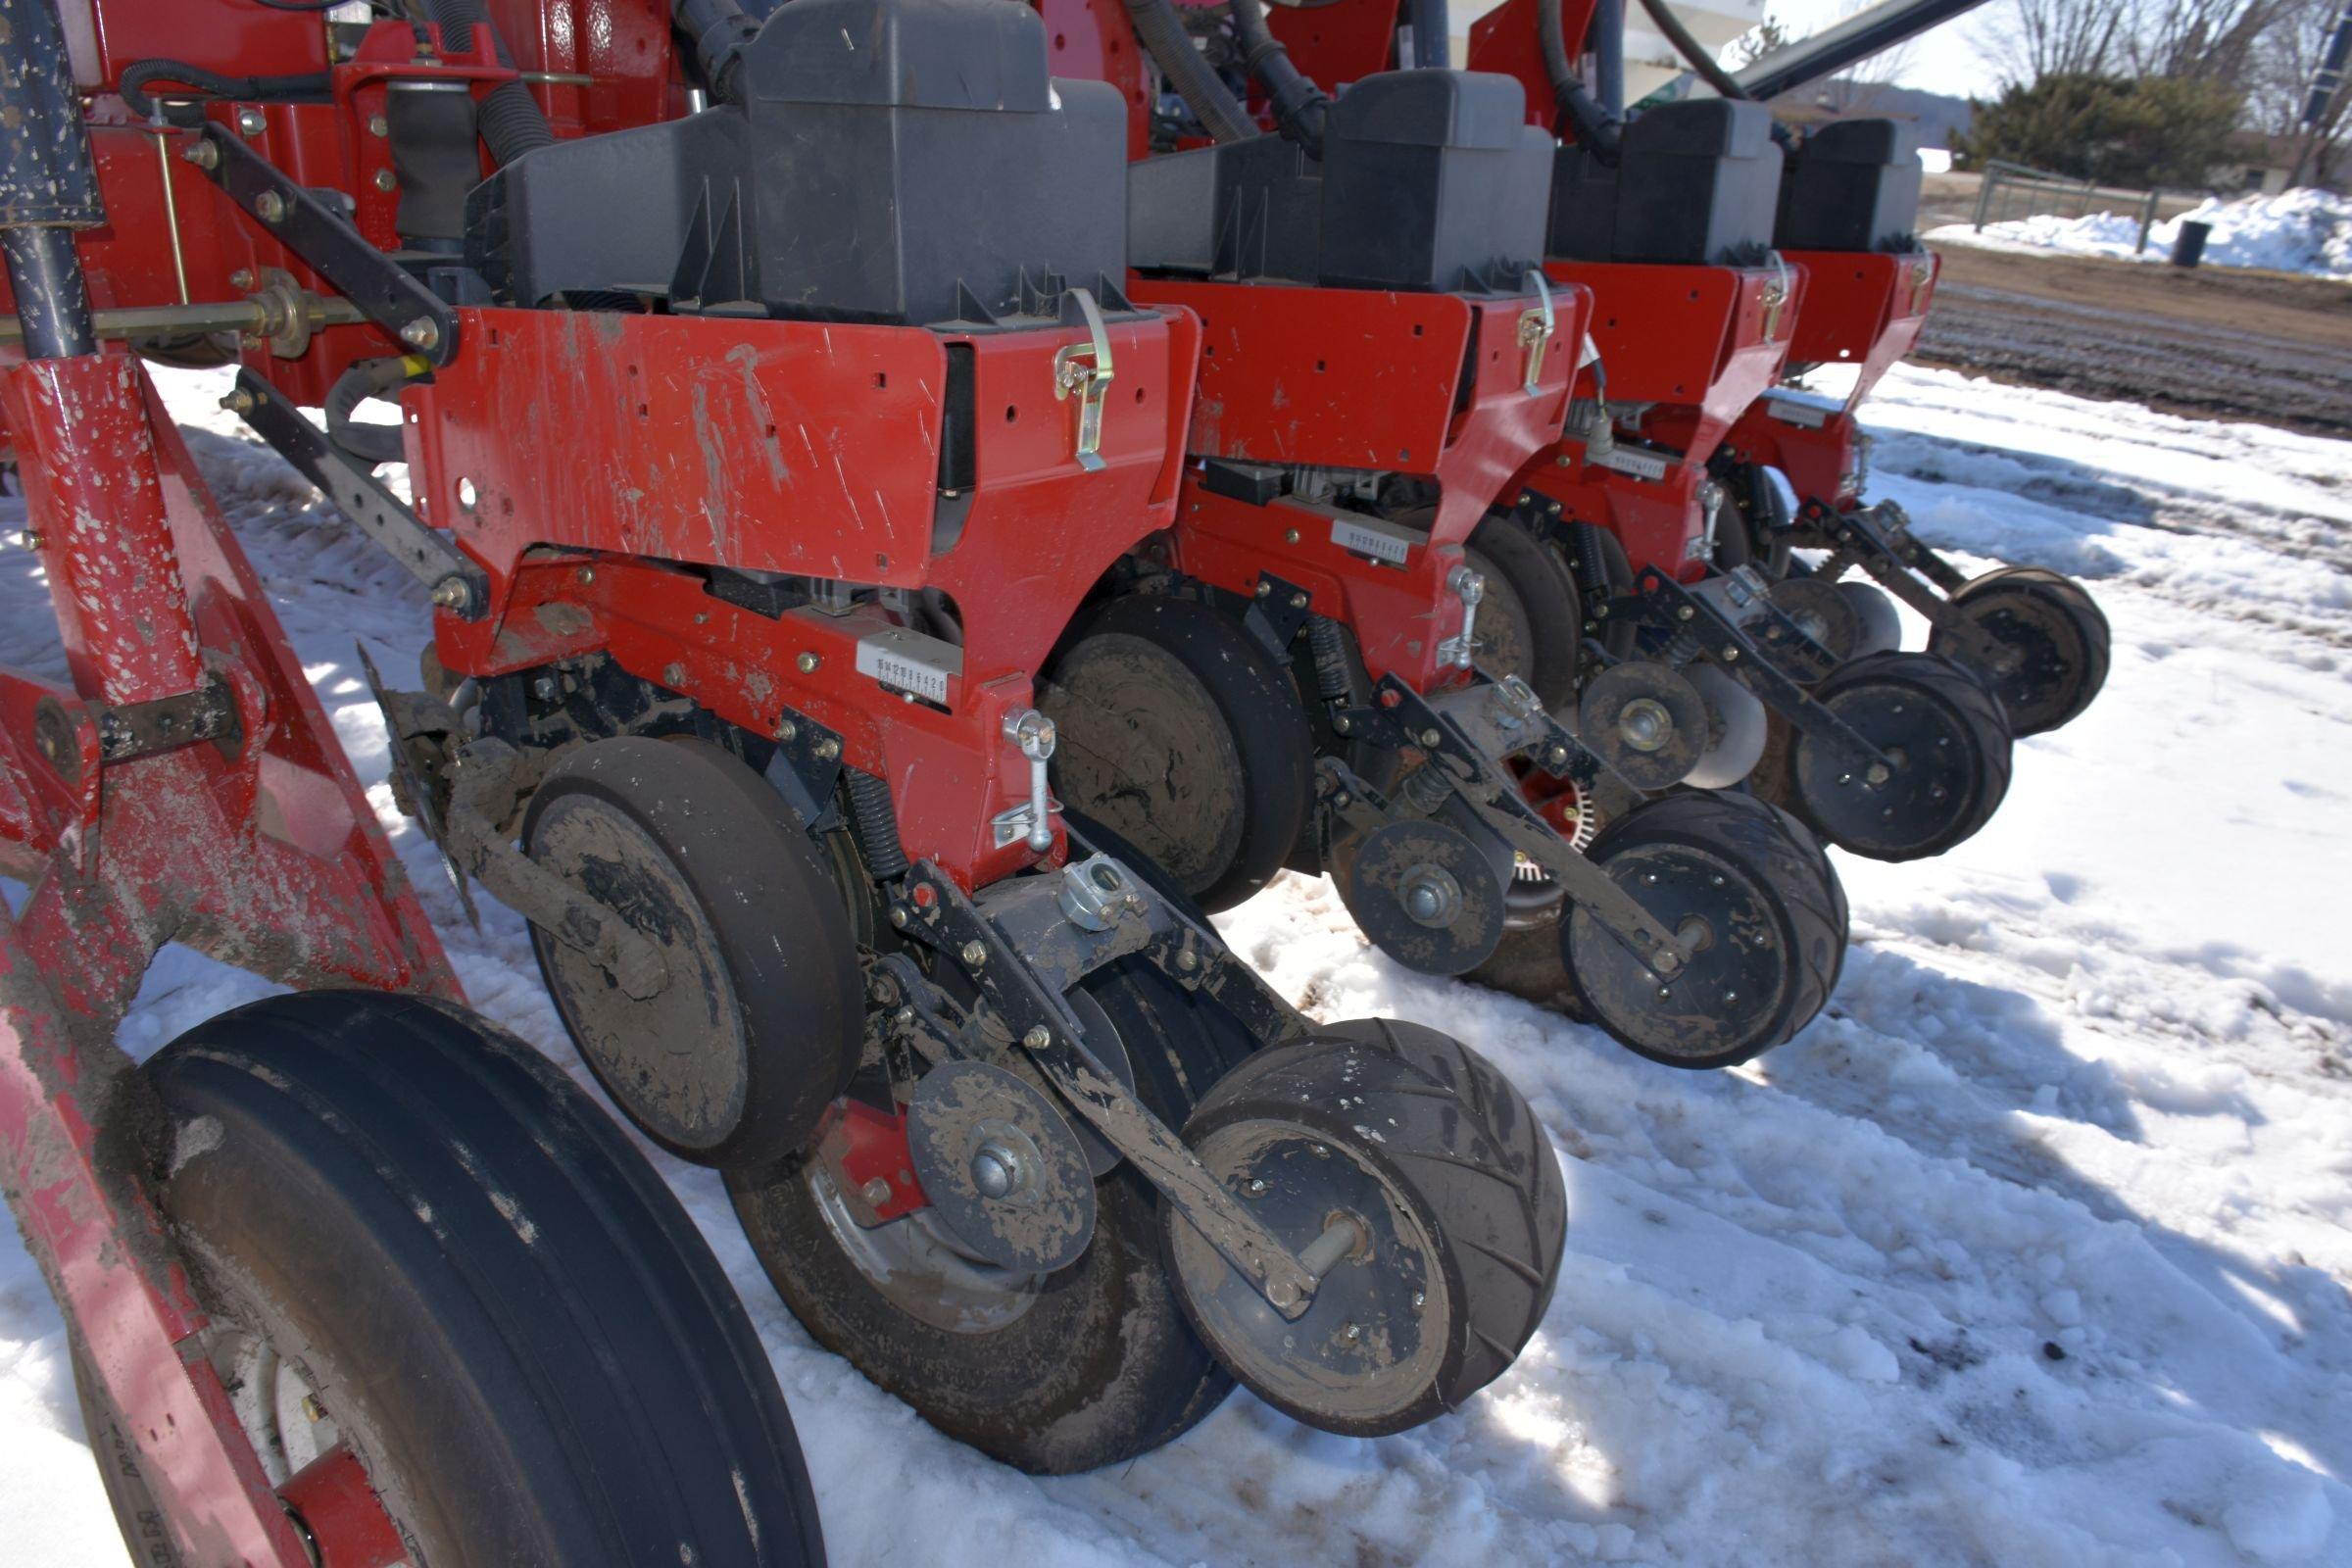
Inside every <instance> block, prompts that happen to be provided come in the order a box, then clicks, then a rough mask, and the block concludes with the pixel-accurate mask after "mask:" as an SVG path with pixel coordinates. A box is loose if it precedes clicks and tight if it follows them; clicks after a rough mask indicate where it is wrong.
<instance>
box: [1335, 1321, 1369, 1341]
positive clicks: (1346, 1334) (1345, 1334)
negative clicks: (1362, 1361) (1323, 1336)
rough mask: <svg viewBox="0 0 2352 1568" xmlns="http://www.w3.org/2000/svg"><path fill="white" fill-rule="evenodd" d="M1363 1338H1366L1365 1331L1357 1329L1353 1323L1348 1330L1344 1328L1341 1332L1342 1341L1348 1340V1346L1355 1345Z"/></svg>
mask: <svg viewBox="0 0 2352 1568" xmlns="http://www.w3.org/2000/svg"><path fill="white" fill-rule="evenodd" d="M1363 1337H1364V1331H1363V1330H1362V1329H1359V1328H1357V1327H1356V1326H1355V1325H1354V1324H1352V1323H1350V1324H1348V1326H1347V1327H1346V1328H1344V1329H1342V1330H1340V1338H1341V1339H1343V1340H1346V1341H1347V1342H1348V1344H1350V1345H1352V1344H1354V1343H1355V1342H1356V1341H1357V1340H1360V1339H1362V1338H1363Z"/></svg>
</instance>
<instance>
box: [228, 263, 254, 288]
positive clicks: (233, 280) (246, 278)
mask: <svg viewBox="0 0 2352 1568" xmlns="http://www.w3.org/2000/svg"><path fill="white" fill-rule="evenodd" d="M228 286H229V287H230V288H233V289H236V290H239V291H240V292H242V291H243V290H245V289H249V288H251V287H253V269H252V268H250V267H240V268H238V269H237V270H235V271H233V272H231V273H229V274H228Z"/></svg>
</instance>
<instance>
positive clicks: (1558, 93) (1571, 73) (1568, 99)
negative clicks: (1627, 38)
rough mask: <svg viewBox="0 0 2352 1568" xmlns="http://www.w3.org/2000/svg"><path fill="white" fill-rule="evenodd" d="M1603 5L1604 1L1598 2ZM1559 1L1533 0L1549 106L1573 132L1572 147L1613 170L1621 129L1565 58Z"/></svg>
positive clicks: (1621, 49)
mask: <svg viewBox="0 0 2352 1568" xmlns="http://www.w3.org/2000/svg"><path fill="white" fill-rule="evenodd" d="M1602 3H1603V4H1607V3H1608V0H1602ZM1561 5H1562V0H1536V37H1537V41H1538V42H1539V43H1541V44H1542V45H1543V49H1544V74H1545V75H1547V76H1549V77H1550V78H1551V97H1552V102H1553V103H1554V104H1556V105H1557V106H1558V108H1559V111H1560V113H1561V114H1563V115H1566V116H1567V117H1568V123H1569V124H1571V125H1572V126H1574V127H1575V129H1576V144H1577V145H1578V146H1579V147H1584V148H1587V149H1590V150H1591V152H1592V154H1593V157H1594V158H1597V159H1599V160H1600V162H1601V164H1602V165H1603V166H1604V167H1606V168H1609V169H1614V168H1616V167H1617V150H1618V147H1619V145H1620V143H1621V142H1622V141H1623V134H1622V132H1623V129H1624V127H1623V126H1622V125H1621V124H1620V123H1618V121H1617V120H1616V119H1615V118H1614V117H1612V116H1610V115H1609V114H1607V113H1605V112H1604V111H1603V110H1602V109H1601V106H1600V104H1599V103H1598V102H1597V101H1596V100H1595V99H1594V98H1593V94H1592V93H1590V92H1589V91H1587V90H1586V88H1585V84H1584V82H1582V81H1581V80H1579V79H1578V77H1577V74H1576V67H1575V66H1574V65H1573V64H1572V63H1571V62H1570V61H1569V58H1568V33H1567V28H1566V25H1565V24H1563V23H1562V22H1561V20H1560V8H1561ZM1618 54H1619V57H1620V58H1619V61H1618V68H1619V70H1620V71H1622V70H1623V69H1624V60H1623V55H1624V45H1623V41H1622V39H1621V40H1620V42H1619V47H1618Z"/></svg>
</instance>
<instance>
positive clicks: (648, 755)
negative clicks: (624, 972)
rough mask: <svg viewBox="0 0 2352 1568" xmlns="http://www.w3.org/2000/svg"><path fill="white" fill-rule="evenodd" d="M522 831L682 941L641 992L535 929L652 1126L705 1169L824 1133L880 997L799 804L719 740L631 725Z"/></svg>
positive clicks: (568, 1012) (640, 925) (545, 968)
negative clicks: (871, 995)
mask: <svg viewBox="0 0 2352 1568" xmlns="http://www.w3.org/2000/svg"><path fill="white" fill-rule="evenodd" d="M522 836H523V843H524V846H525V848H526V849H527V851H528V852H529V854H530V857H531V858H532V859H534V860H537V861H538V862H539V863H540V864H541V865H543V866H545V867H547V868H548V869H549V870H551V871H553V872H555V873H556V874H557V875H558V876H560V877H562V878H564V880H565V881H566V882H569V883H570V884H571V885H572V886H573V887H575V888H578V889H579V890H580V891H582V892H583V893H586V894H587V895H588V896H589V897H590V898H592V899H594V900H596V901H597V902H598V903H599V904H602V905H603V906H605V907H607V908H610V909H613V910H614V911H615V912H617V913H618V914H619V915H620V917H621V918H622V920H624V921H625V922H626V923H627V924H628V925H629V926H630V927H631V928H632V929H634V930H635V931H637V932H638V933H639V934H641V935H643V936H645V937H647V938H648V939H650V940H651V941H652V942H653V943H654V945H655V947H656V949H657V950H658V951H659V952H660V953H661V955H662V964H663V968H664V970H665V975H664V979H663V982H662V986H661V988H660V989H659V990H658V991H656V992H655V993H654V994H653V995H652V996H650V997H642V998H641V997H636V996H632V995H630V994H629V992H628V991H626V990H624V989H623V988H622V987H621V985H620V983H619V981H618V980H617V979H616V978H615V976H614V975H613V974H612V973H611V972H609V971H608V970H606V969H605V968H603V967H602V966H601V965H600V964H599V963H598V962H597V961H596V959H595V957H594V956H591V955H589V954H587V953H584V952H582V951H581V950H580V949H578V948H576V947H573V946H571V945H570V944H568V943H565V942H564V941H562V940H560V939H559V938H557V937H555V936H552V935H550V934H549V933H548V932H547V931H545V930H542V929H541V928H539V927H538V926H535V925H534V926H533V927H532V928H531V949H532V952H533V953H535V954H536V955H537V956H538V959H539V972H540V974H541V975H542V976H543V977H545V979H546V981H547V989H548V994H549V995H550V996H551V997H553V998H554V999H555V1004H556V1011H557V1012H558V1013H559V1014H561V1015H562V1017H563V1019H564V1028H565V1029H566V1030H567V1031H569V1033H570V1035H571V1039H572V1043H573V1044H574V1045H575V1046H577V1047H578V1048H579V1052H580V1055H581V1057H582V1058H583V1059H584V1060H586V1061H587V1063H588V1065H589V1068H590V1070H592V1071H593V1072H594V1073H595V1074H596V1077H597V1081H598V1082H599V1083H601V1084H603V1085H604V1086H605V1090H606V1092H607V1093H608V1094H610V1095H611V1096H612V1097H613V1103H615V1104H617V1105H618V1106H619V1107H620V1108H621V1110H622V1112H623V1113H624V1114H625V1115H627V1116H628V1118H629V1120H630V1121H631V1122H633V1123H635V1125H636V1126H637V1128H638V1130H640V1131H641V1132H643V1133H644V1134H645V1135H646V1136H647V1137H648V1138H651V1139H652V1140H653V1141H654V1142H655V1143H657V1144H660V1145H661V1146H662V1148H663V1149H666V1150H668V1151H669V1152H671V1153H673V1154H676V1155H677V1156H678V1157H679V1158H681V1159H687V1160H692V1161H694V1162H695V1163H697V1164H703V1165H729V1164H761V1163H765V1162H767V1161H771V1160H775V1159H779V1158H782V1157H783V1156H784V1155H785V1154H788V1153H791V1152H794V1151H796V1150H798V1149H800V1148H801V1147H802V1146H804V1145H805V1144H806V1143H807V1142H808V1141H809V1135H810V1134H811V1133H813V1132H814V1130H815V1128H816V1124H817V1120H818V1118H819V1117H820V1116H821V1115H822V1114H823V1112H824V1108H825V1106H826V1105H828V1104H830V1103H832V1101H833V1100H834V1098H835V1097H836V1096H838V1095H839V1094H840V1093H841V1092H842V1090H843V1089H844V1088H845V1087H847V1086H848V1083H849V1077H850V1073H851V1072H852V1071H853V1070H855V1068H856V1067H857V1064H858V1051H859V1048H860V1044H861V1042H862V1039H863V1035H864V1023H865V998H864V992H863V987H862V985H861V983H860V981H859V978H858V955H857V949H856V947H855V946H854V944H853V942H852V939H851V935H850V932H849V930H848V927H847V925H846V923H845V921H844V918H843V915H842V905H841V895H840V893H839V891H838V889H837V886H836V884H835V882H834V880H833V877H832V874H831V872H830V871H829V870H828V869H827V867H826V865H825V862H824V860H823V859H822V858H820V857H819V855H818V853H817V849H816V846H815V845H814V844H813V843H812V842H811V841H810V840H809V835H808V834H807V833H805V832H803V831H802V830H801V828H800V825H799V823H798V822H797V821H795V820H794V819H793V817H792V814H791V812H790V811H789V810H788V809H786V807H785V806H784V804H783V801H782V800H781V798H780V797H778V796H777V795H776V793H775V792H774V791H773V790H772V789H770V788H769V787H768V786H767V784H766V782H765V781H764V780H762V779H760V777H759V775H757V774H756V773H754V772H753V771H752V770H751V769H750V768H749V767H747V766H746V765H745V764H744V763H743V762H741V761H739V760H736V759H735V758H734V757H733V756H731V755H730V754H728V753H726V752H724V751H722V750H720V749H719V748H718V747H715V746H712V745H711V744H709V743H708V742H704V741H696V740H684V739H672V740H650V739H646V738H644V737H641V736H625V737H620V738H616V739H612V740H601V741H595V742H592V743H591V744H589V745H587V746H584V747H582V748H581V749H580V750H578V751H576V752H573V753H571V754H570V755H569V756H567V757H565V758H564V760H562V761H561V762H559V763H557V764H556V766H555V767H554V768H552V769H551V770H550V771H549V773H548V775H547V778H546V779H545V780H544V781H543V782H542V783H541V784H540V786H539V789H538V791H537V793H535V794H534V795H533V796H532V797H531V805H530V809H529V810H528V811H527V812H526V813H525V814H524V816H523V824H522Z"/></svg>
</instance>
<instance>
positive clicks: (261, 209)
mask: <svg viewBox="0 0 2352 1568" xmlns="http://www.w3.org/2000/svg"><path fill="white" fill-rule="evenodd" d="M253 216H254V217H256V218H258V219H260V220H261V221H263V222H265V223H274V222H276V221H279V220H280V219H282V218H284V217H285V216H286V199H285V198H284V197H283V196H280V195H279V194H278V193H277V192H275V191H273V190H266V191H264V192H262V193H261V194H260V195H259V196H256V197H255V198H254V199H253ZM400 335H401V336H402V337H404V338H405V337H407V336H408V335H409V334H408V329H407V328H406V327H403V328H402V329H401V334H400Z"/></svg>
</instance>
